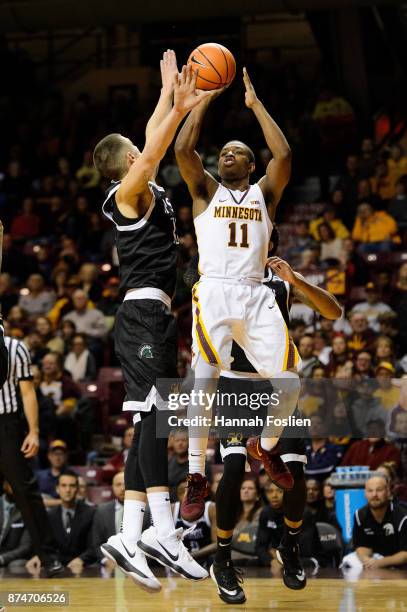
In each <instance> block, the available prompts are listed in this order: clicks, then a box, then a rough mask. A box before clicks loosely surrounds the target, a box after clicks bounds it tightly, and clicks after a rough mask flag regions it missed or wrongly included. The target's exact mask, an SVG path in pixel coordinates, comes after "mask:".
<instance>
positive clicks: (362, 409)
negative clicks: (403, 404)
mask: <svg viewBox="0 0 407 612" xmlns="http://www.w3.org/2000/svg"><path fill="white" fill-rule="evenodd" d="M356 391H357V395H356V397H353V398H352V402H351V406H350V411H349V412H350V416H351V418H352V423H353V424H354V426H355V428H356V429H355V431H354V432H353V433H354V436H356V437H363V436H366V435H367V430H368V423H369V422H370V421H381V422H383V423H385V424H387V422H388V414H387V412H386V410H385V409H384V408H383V406H382V405H381V403H380V400H379V399H378V398H377V397H373V393H374V386H373V384H372V381H370V380H368V379H363V380H361V381H360V383H359V384H358V386H357V388H356Z"/></svg>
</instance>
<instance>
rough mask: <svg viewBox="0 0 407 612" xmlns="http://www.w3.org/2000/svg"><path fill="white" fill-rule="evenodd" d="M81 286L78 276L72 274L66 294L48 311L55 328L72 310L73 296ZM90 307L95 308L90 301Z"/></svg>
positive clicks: (67, 283)
mask: <svg viewBox="0 0 407 612" xmlns="http://www.w3.org/2000/svg"><path fill="white" fill-rule="evenodd" d="M79 287H80V280H79V278H78V277H77V276H70V277H69V278H68V280H67V282H66V286H65V294H64V295H62V296H59V298H58V300H57V301H56V302H55V304H54V306H53V308H52V310H50V311H49V313H48V319H49V321H50V322H51V325H52V326H53V328H54V329H57V328H58V326H59V324H60V322H61V320H62V319H63V318H64V316H65V315H66V314H68V312H71V311H72V308H73V302H72V296H73V294H74V293H75V291H76V290H77V289H79ZM88 308H93V304H92V303H91V302H88Z"/></svg>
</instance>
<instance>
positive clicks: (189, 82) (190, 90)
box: [174, 64, 211, 115]
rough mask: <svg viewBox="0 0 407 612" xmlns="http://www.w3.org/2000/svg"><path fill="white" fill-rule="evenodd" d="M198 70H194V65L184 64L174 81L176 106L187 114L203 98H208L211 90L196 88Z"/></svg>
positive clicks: (179, 110)
mask: <svg viewBox="0 0 407 612" xmlns="http://www.w3.org/2000/svg"><path fill="white" fill-rule="evenodd" d="M197 75H198V71H197V70H192V66H191V65H190V64H189V65H188V66H183V67H182V70H181V74H178V75H176V77H175V81H174V108H175V109H176V110H177V111H178V112H180V113H182V114H184V115H186V114H187V113H189V111H190V110H192V109H193V108H194V107H195V106H197V105H198V104H199V103H200V102H201V101H202V100H205V99H206V98H208V97H209V96H210V94H211V92H210V91H202V90H199V89H196V77H197Z"/></svg>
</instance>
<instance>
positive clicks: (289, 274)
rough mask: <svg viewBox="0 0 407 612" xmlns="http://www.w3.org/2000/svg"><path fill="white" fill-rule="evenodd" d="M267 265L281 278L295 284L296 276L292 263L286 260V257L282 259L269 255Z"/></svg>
mask: <svg viewBox="0 0 407 612" xmlns="http://www.w3.org/2000/svg"><path fill="white" fill-rule="evenodd" d="M266 266H267V267H269V268H271V270H273V272H275V273H276V274H277V275H278V276H279V277H280V278H281V280H285V281H287V282H288V283H290V284H291V285H293V284H295V281H296V278H295V275H294V272H293V270H292V268H291V266H290V264H288V263H287V262H286V261H284V259H280V257H269V258H268V259H267V261H266Z"/></svg>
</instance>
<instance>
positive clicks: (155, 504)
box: [147, 491, 174, 538]
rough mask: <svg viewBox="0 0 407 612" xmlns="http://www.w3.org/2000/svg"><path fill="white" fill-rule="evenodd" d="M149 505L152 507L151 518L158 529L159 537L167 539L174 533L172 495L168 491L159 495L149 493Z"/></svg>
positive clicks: (160, 492)
mask: <svg viewBox="0 0 407 612" xmlns="http://www.w3.org/2000/svg"><path fill="white" fill-rule="evenodd" d="M147 498H148V505H149V506H150V512H151V518H152V519H153V525H154V527H155V528H156V531H157V535H158V536H161V537H164V538H165V537H167V536H168V534H169V533H170V532H171V531H174V519H173V516H172V512H171V504H170V494H169V492H168V491H159V492H158V493H147Z"/></svg>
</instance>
